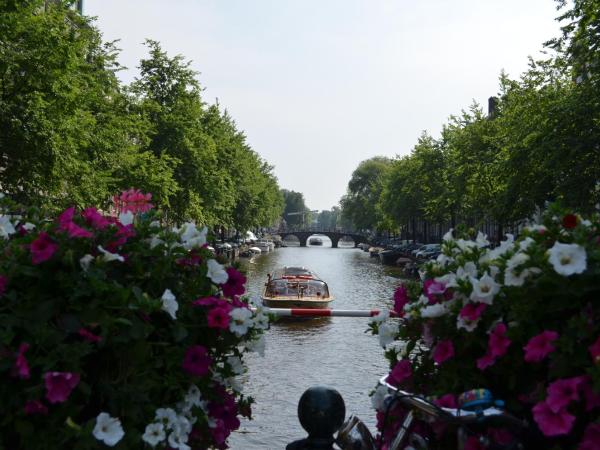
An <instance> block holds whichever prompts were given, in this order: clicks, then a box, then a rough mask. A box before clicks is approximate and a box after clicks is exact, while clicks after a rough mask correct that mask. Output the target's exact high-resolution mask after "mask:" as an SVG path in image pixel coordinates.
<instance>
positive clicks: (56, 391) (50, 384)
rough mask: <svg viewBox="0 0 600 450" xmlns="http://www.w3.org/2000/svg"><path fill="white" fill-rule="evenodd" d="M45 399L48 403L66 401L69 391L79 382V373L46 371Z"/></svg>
mask: <svg viewBox="0 0 600 450" xmlns="http://www.w3.org/2000/svg"><path fill="white" fill-rule="evenodd" d="M44 382H45V384H46V399H47V400H48V401H49V402H50V403H62V402H65V401H67V399H68V398H69V395H71V391H72V390H73V389H75V386H77V385H78V384H79V374H77V373H72V372H46V373H45V374H44Z"/></svg>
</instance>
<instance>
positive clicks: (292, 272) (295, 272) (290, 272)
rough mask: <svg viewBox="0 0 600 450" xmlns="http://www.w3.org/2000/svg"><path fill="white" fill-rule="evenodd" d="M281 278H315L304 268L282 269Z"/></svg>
mask: <svg viewBox="0 0 600 450" xmlns="http://www.w3.org/2000/svg"><path fill="white" fill-rule="evenodd" d="M283 276H315V274H314V273H312V272H311V271H310V270H308V269H307V268H306V267H294V266H292V267H284V268H283Z"/></svg>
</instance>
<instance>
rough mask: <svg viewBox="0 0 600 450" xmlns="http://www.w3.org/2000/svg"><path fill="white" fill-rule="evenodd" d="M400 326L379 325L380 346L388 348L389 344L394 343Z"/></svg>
mask: <svg viewBox="0 0 600 450" xmlns="http://www.w3.org/2000/svg"><path fill="white" fill-rule="evenodd" d="M398 331H399V326H398V324H397V323H393V322H384V323H382V324H381V325H379V345H381V347H383V348H386V347H387V346H388V345H389V344H391V343H392V342H394V339H396V336H397V335H398Z"/></svg>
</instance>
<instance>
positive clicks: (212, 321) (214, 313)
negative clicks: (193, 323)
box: [206, 306, 231, 330]
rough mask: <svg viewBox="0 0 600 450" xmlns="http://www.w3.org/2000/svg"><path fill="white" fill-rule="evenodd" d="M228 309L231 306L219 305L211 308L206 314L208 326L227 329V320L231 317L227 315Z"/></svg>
mask: <svg viewBox="0 0 600 450" xmlns="http://www.w3.org/2000/svg"><path fill="white" fill-rule="evenodd" d="M230 310H231V308H227V307H219V306H217V307H215V308H212V309H211V310H210V311H209V312H208V314H207V315H206V320H207V321H208V326H209V327H211V328H219V329H221V330H226V329H228V328H229V322H230V321H231V317H230V316H229V311H230Z"/></svg>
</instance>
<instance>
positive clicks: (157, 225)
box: [150, 220, 160, 228]
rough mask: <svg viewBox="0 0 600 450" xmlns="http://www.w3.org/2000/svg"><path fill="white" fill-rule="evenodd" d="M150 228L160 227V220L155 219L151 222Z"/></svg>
mask: <svg viewBox="0 0 600 450" xmlns="http://www.w3.org/2000/svg"><path fill="white" fill-rule="evenodd" d="M150 228H160V222H159V221H158V220H153V221H152V222H150Z"/></svg>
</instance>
